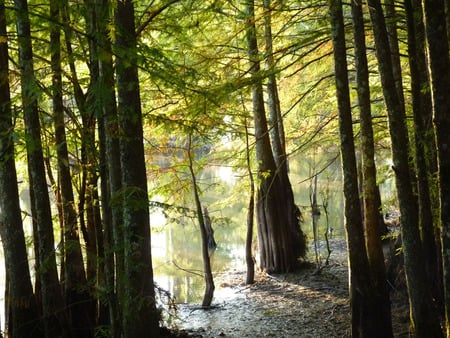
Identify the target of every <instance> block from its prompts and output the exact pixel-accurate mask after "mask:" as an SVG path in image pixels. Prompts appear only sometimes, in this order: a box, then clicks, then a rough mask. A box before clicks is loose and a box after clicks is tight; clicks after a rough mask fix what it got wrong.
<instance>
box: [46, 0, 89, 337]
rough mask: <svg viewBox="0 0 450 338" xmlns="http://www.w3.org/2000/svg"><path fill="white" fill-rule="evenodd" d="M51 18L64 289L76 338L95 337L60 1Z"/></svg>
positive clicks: (53, 8) (51, 10) (53, 94)
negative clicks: (68, 124) (72, 153)
mask: <svg viewBox="0 0 450 338" xmlns="http://www.w3.org/2000/svg"><path fill="white" fill-rule="evenodd" d="M50 16H51V17H52V18H53V19H54V20H55V21H56V23H51V27H50V44H51V51H52V55H51V67H52V72H53V76H52V100H53V119H54V124H55V142H56V156H57V160H58V178H59V179H58V181H59V187H60V192H61V204H62V205H61V207H62V209H63V213H62V214H63V229H64V244H65V245H64V248H65V250H64V254H65V255H64V262H65V269H64V286H65V296H66V302H67V305H68V307H69V308H68V310H69V319H70V323H71V327H72V330H73V334H74V336H75V337H83V338H84V337H92V336H93V335H94V332H93V331H94V323H93V316H94V314H93V313H92V312H90V311H89V304H90V297H89V294H88V290H87V288H86V287H85V286H86V285H87V281H86V274H85V271H84V263H83V256H82V253H81V245H80V241H79V236H78V223H77V213H76V211H75V198H74V193H73V189H72V177H71V173H70V168H69V152H68V148H67V140H66V132H65V121H64V118H65V117H64V107H63V96H62V95H63V88H62V77H61V74H62V70H61V37H60V36H61V32H60V25H59V23H58V22H60V18H61V5H60V3H59V2H58V1H54V0H52V1H51V2H50Z"/></svg>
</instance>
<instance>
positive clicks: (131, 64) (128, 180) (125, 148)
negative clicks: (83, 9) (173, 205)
mask: <svg viewBox="0 0 450 338" xmlns="http://www.w3.org/2000/svg"><path fill="white" fill-rule="evenodd" d="M134 20H135V17H134V4H133V2H132V1H131V0H123V1H119V2H118V3H117V8H116V12H115V18H114V21H115V32H116V40H115V54H116V76H117V95H118V116H119V126H120V163H121V168H122V197H123V200H122V202H123V204H122V207H123V224H124V225H123V226H124V263H125V264H124V265H125V271H124V285H123V287H124V292H125V294H124V296H125V297H124V302H123V308H122V316H123V332H124V337H126V338H134V337H148V336H151V337H159V313H158V311H157V309H156V301H155V290H154V285H153V267H152V257H151V249H150V224H149V221H150V218H149V205H148V193H147V175H146V167H145V157H144V144H143V141H144V138H143V128H142V111H141V100H140V92H139V78H138V64H137V61H138V60H137V52H136V44H137V41H136V28H135V23H134Z"/></svg>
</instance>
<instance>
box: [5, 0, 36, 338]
mask: <svg viewBox="0 0 450 338" xmlns="http://www.w3.org/2000/svg"><path fill="white" fill-rule="evenodd" d="M12 119H13V114H12V110H11V99H10V89H9V71H8V43H7V32H6V14H5V3H4V1H3V0H0V215H1V219H0V235H1V239H2V244H3V254H4V259H5V268H6V274H7V276H8V279H7V280H8V282H7V285H8V288H7V290H8V298H7V299H6V305H7V306H8V311H6V313H7V315H8V317H9V318H7V320H5V322H6V323H7V324H8V325H7V326H6V333H7V334H8V337H11V338H21V337H29V336H33V337H43V333H44V331H43V327H41V326H40V324H39V313H38V306H37V303H36V298H35V296H34V294H33V286H32V283H31V276H30V268H29V265H28V256H27V248H26V244H25V234H24V231H23V224H22V215H21V209H20V203H19V192H18V187H17V174H16V166H15V162H14V161H15V154H14V140H13V133H14V125H13V122H12V121H13V120H12Z"/></svg>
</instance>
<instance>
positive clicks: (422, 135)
mask: <svg viewBox="0 0 450 338" xmlns="http://www.w3.org/2000/svg"><path fill="white" fill-rule="evenodd" d="M405 11H406V20H407V27H408V56H409V68H410V73H411V94H412V108H413V114H414V143H415V165H416V172H417V193H418V201H419V226H420V231H421V236H422V243H423V248H424V253H425V261H426V267H427V274H428V276H429V279H430V281H431V283H432V284H433V287H432V288H431V290H432V291H431V292H432V295H433V298H434V299H436V300H439V301H440V300H442V299H443V285H442V279H441V275H440V273H441V268H440V265H441V264H442V263H441V260H440V259H439V258H438V257H439V256H440V255H439V249H438V248H439V247H440V246H438V245H437V243H436V242H437V240H436V238H437V236H436V233H437V231H435V223H436V219H435V218H436V217H435V213H434V212H433V209H432V208H433V205H432V202H431V201H432V198H431V189H430V182H433V179H432V177H433V176H436V169H434V168H433V166H434V165H432V164H431V163H433V162H435V160H434V159H429V160H428V159H427V158H430V157H434V156H435V151H432V152H430V151H429V149H430V147H433V148H435V147H436V145H435V144H434V141H432V140H433V139H434V130H433V125H432V120H431V116H432V105H431V96H430V91H429V90H426V91H425V90H423V88H427V87H428V88H429V87H430V83H429V81H428V76H427V65H426V57H425V28H424V24H423V15H422V5H421V1H417V0H412V1H409V0H408V1H405ZM430 135H431V137H430ZM430 178H431V181H430Z"/></svg>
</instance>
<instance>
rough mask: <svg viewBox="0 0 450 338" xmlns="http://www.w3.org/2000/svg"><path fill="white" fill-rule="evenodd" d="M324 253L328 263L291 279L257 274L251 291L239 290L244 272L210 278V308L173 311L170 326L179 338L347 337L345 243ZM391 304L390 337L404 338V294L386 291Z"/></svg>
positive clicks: (335, 242)
mask: <svg viewBox="0 0 450 338" xmlns="http://www.w3.org/2000/svg"><path fill="white" fill-rule="evenodd" d="M330 247H331V250H332V252H331V255H330V258H329V263H328V265H324V264H322V266H321V267H320V269H317V266H316V265H315V264H309V265H307V266H305V268H303V269H301V270H299V271H297V272H294V273H288V274H282V275H267V274H263V273H257V276H256V282H255V283H254V284H252V285H245V272H244V271H229V272H227V273H224V274H221V275H218V276H215V283H216V286H217V287H216V288H217V291H216V293H215V297H214V300H213V306H212V307H211V308H209V309H202V308H201V307H199V306H194V305H187V304H186V305H185V304H183V305H178V311H177V317H176V319H175V320H174V321H173V325H174V326H175V327H177V328H178V329H179V330H180V331H179V332H180V334H179V337H198V338H200V337H202V338H213V337H214V338H215V337H233V338H242V337H255V338H258V337H277V338H303V337H304V338H308V337H311V338H331V337H350V304H349V300H348V271H347V254H346V245H345V241H344V240H333V241H331V242H330ZM321 252H323V248H321ZM313 260H314V259H313ZM391 303H392V317H393V328H394V335H395V337H408V336H409V332H408V324H409V312H408V300H407V298H406V296H405V294H404V292H400V291H392V292H391Z"/></svg>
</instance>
